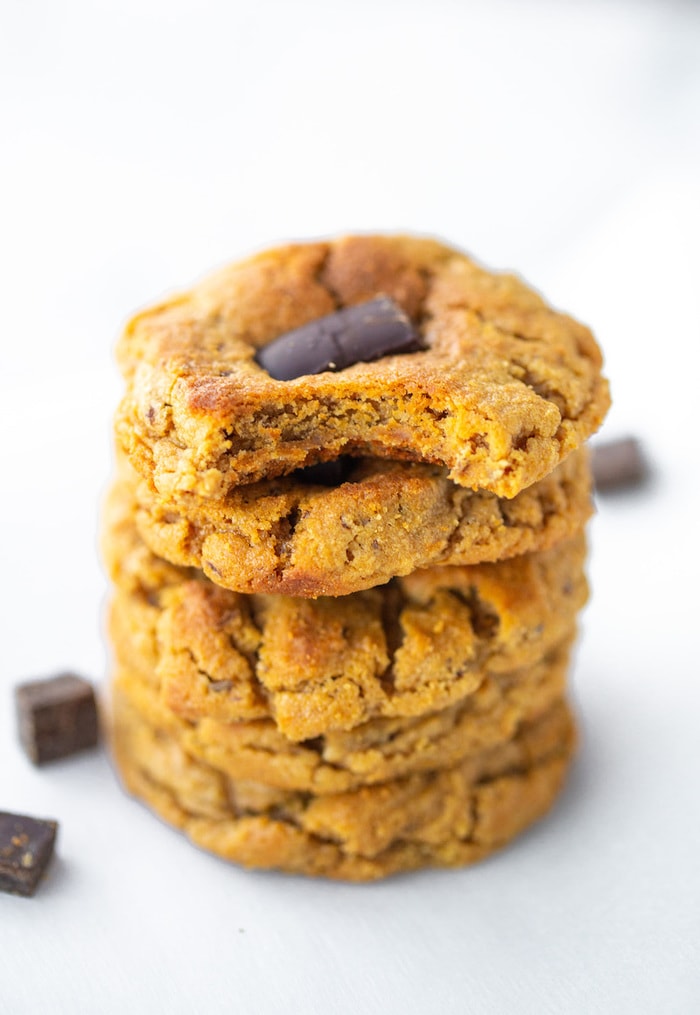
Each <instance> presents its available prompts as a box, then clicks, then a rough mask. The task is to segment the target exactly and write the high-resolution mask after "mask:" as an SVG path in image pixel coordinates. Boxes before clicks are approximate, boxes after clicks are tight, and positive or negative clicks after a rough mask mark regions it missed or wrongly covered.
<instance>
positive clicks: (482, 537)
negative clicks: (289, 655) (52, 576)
mask: <svg viewBox="0 0 700 1015" xmlns="http://www.w3.org/2000/svg"><path fill="white" fill-rule="evenodd" d="M121 471H122V475H123V476H124V483H125V484H126V487H125V493H124V495H125V496H129V493H130V491H131V490H132V491H133V496H134V500H135V505H134V512H135V518H136V523H137V526H138V528H139V531H140V533H141V536H142V537H143V539H144V540H145V542H146V543H147V544H148V545H149V547H150V548H151V549H152V550H153V552H154V553H156V554H158V555H159V556H161V557H164V558H166V559H167V560H169V561H172V562H173V563H175V564H179V565H182V566H189V567H197V568H200V569H202V570H203V571H204V573H205V574H206V575H207V577H208V578H210V579H211V580H212V581H213V582H215V583H216V584H217V585H221V586H223V587H224V588H228V589H232V590H233V591H236V592H246V593H251V592H264V593H283V594H285V595H291V596H306V597H315V596H322V595H323V596H341V595H348V594H349V593H351V592H357V591H360V590H361V589H367V588H373V587H374V586H376V585H382V584H384V583H385V582H387V581H389V580H390V579H391V578H393V577H396V576H399V575H406V574H409V573H410V572H411V571H415V570H417V569H418V568H424V567H430V566H434V565H438V564H476V563H481V562H485V561H493V560H499V559H502V558H506V557H512V556H516V555H518V554H521V553H526V552H528V551H531V550H539V549H546V548H547V547H549V546H552V545H553V544H554V543H556V542H558V541H559V540H561V539H565V538H567V537H570V536H572V535H573V534H574V533H575V532H578V531H580V530H581V528H582V527H583V525H584V523H585V522H586V520H587V519H588V517H589V516H590V514H591V510H592V502H591V479H590V469H589V467H588V461H587V455H586V453H585V451H584V450H580V451H576V452H574V453H573V454H571V455H570V456H569V457H568V458H567V459H566V460H565V461H564V462H562V464H561V465H559V466H558V467H557V468H556V469H555V470H554V471H553V472H552V473H550V474H549V475H548V476H545V478H544V479H541V480H540V481H539V482H537V483H535V484H533V485H532V486H530V487H528V488H527V489H526V490H523V491H521V492H520V493H519V494H517V495H516V496H515V497H514V498H513V499H512V500H507V499H504V498H499V497H496V495H495V494H493V493H487V492H485V491H472V490H466V489H465V488H464V487H460V486H457V485H456V484H455V483H453V482H452V481H451V480H449V479H448V478H447V474H446V472H445V470H444V469H437V468H435V467H433V466H428V465H420V464H411V463H407V462H390V461H383V460H381V459H373V460H358V462H357V464H356V466H355V469H354V471H353V472H352V473H351V474H350V476H349V478H348V479H347V480H346V481H345V482H343V483H341V484H340V485H338V486H334V487H323V486H320V485H315V486H309V485H308V484H306V483H304V482H302V481H300V480H299V479H296V478H295V477H294V476H286V477H280V478H279V479H276V480H267V481H265V482H261V483H253V484H250V485H247V486H242V487H238V488H237V489H235V490H233V491H232V492H231V493H230V494H229V495H228V496H227V497H226V498H225V499H224V500H221V501H198V500H197V498H194V499H193V498H188V497H185V496H181V497H180V498H175V499H169V500H166V499H164V498H162V497H159V496H158V495H157V494H156V493H155V492H154V491H153V490H152V489H151V488H150V485H149V484H148V483H147V482H146V481H145V480H141V481H139V480H138V478H137V476H136V474H135V473H134V471H133V470H132V469H131V468H130V467H129V466H128V464H127V463H125V462H122V466H121Z"/></svg>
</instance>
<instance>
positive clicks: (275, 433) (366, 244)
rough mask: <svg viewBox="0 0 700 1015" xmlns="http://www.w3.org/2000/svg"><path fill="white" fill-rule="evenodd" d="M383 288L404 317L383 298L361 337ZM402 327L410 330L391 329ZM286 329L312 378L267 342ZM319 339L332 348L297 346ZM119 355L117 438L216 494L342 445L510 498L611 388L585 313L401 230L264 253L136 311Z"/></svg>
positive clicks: (166, 492)
mask: <svg viewBox="0 0 700 1015" xmlns="http://www.w3.org/2000/svg"><path fill="white" fill-rule="evenodd" d="M377 297H380V299H379V300H377ZM386 298H388V299H389V300H390V301H392V304H391V305H392V306H395V307H396V308H401V311H402V312H403V315H404V316H403V318H402V314H401V311H399V313H398V314H393V316H392V312H390V313H389V317H390V320H389V323H388V324H387V325H386V327H385V326H384V325H383V324H381V322H380V328H379V331H380V333H381V334H380V339H381V340H382V341H380V343H379V345H378V346H376V348H374V350H372V349H370V350H369V351H365V350H364V346H363V343H364V340H365V338H366V337H367V335H366V334H365V333H364V332H363V327H365V325H366V327H365V332H367V329H368V328H369V325H368V324H367V322H365V325H363V322H362V313H363V312H362V311H360V313H359V319H356V318H358V315H357V314H354V315H351V320H350V323H349V324H348V317H347V314H346V311H347V309H348V308H351V307H357V306H359V307H362V305H363V304H367V306H368V307H369V306H370V305H371V307H373V308H374V307H376V306H377V305H379V304H382V301H384V300H386ZM365 317H367V318H368V320H369V323H370V324H372V326H373V327H374V325H376V319H375V317H376V315H375V314H374V311H370V310H369V309H368V310H367V312H366V314H365ZM313 322H319V323H317V324H314V323H313ZM385 324H386V322H385ZM394 325H395V326H396V327H398V328H401V327H404V326H405V328H406V329H407V330H408V331H409V332H410V334H411V336H412V338H411V341H407V342H404V343H403V344H402V343H401V341H399V342H398V344H396V343H394V344H392V342H391V341H389V342H388V343H384V342H383V340H384V338H385V337H386V334H385V333H386V331H387V328H389V330H391V327H394ZM348 327H349V328H350V335H349V340H348V341H346V339H348V331H347V329H348ZM300 328H302V329H305V330H304V331H303V332H302V333H301V335H300V333H299V331H298V329H300ZM369 330H370V331H372V328H369ZM376 332H377V328H376V327H374V330H373V331H372V335H373V336H375V337H376ZM290 333H291V337H290V339H289V340H288V341H287V342H286V343H285V345H286V346H287V347H288V349H287V352H288V351H289V349H291V350H292V359H294V360H295V362H296V369H297V370H300V371H302V372H303V375H302V376H294V373H295V364H294V363H292V364H291V367H290V369H287V367H289V364H287V363H286V364H284V367H285V369H283V370H281V371H280V370H277V369H276V368H277V366H278V364H277V359H278V357H277V356H276V355H275V356H271V355H270V354H269V352H268V349H269V348H270V347H271V343H272V342H273V341H276V340H277V341H279V339H280V338H284V337H285V336H289V335H290ZM339 335H340V339H339V338H338V336H339ZM356 339H357V340H358V341H357V342H356V341H355V340H356ZM372 340H374V339H372ZM324 342H331V345H332V347H333V348H337V349H338V355H337V356H335V354H333V355H325V354H324V355H323V356H321V358H320V359H318V360H317V361H316V365H313V364H311V366H310V365H309V364H310V362H311V361H310V360H309V358H308V356H305V355H301V357H300V355H299V348H300V346H301V347H302V352H303V351H304V350H305V351H306V352H308V350H309V348H316V346H317V345H318V344H319V343H320V344H321V345H323V343H324ZM356 347H357V349H356ZM349 349H351V351H350V353H348V350H349ZM386 349H388V350H389V351H388V352H387V353H386V354H384V352H385V350H386ZM416 349H417V351H406V350H416ZM352 350H356V351H354V352H353V351H352ZM392 350H395V351H392ZM377 352H378V353H379V358H377V359H374V361H373V362H364V361H362V362H353V357H355V358H357V357H359V358H360V359H371V358H373V357H374V356H375V355H376V354H377ZM118 356H119V360H120V363H121V366H122V369H123V372H124V376H125V378H126V380H127V392H126V395H125V397H124V400H123V402H122V404H121V408H120V410H119V413H118V417H117V434H118V438H119V440H120V442H121V444H122V446H123V448H124V449H125V450H126V452H127V454H128V456H129V458H130V460H131V461H132V463H133V465H134V466H135V467H136V469H137V470H138V471H139V472H140V474H141V475H142V476H144V477H145V478H146V479H148V480H150V482H151V483H152V485H153V488H154V489H155V490H156V491H157V494H158V496H161V497H164V498H170V497H172V496H173V495H176V494H182V493H189V494H193V495H196V496H197V497H199V498H214V499H217V500H221V499H223V498H224V497H226V496H227V495H228V494H229V493H230V492H231V491H232V490H234V489H235V488H236V487H238V486H240V485H241V484H246V483H254V482H257V481H260V480H263V479H273V478H275V477H276V476H279V475H283V474H289V473H292V472H294V471H295V470H297V469H300V468H304V467H307V466H309V465H312V464H314V463H317V462H323V461H329V460H334V459H337V458H338V456H341V455H351V456H359V457H370V458H385V459H390V460H403V461H413V462H423V463H428V464H430V465H437V466H441V467H443V468H444V469H446V470H447V474H448V476H449V478H450V479H451V480H453V481H454V482H455V483H457V484H459V485H461V486H464V487H467V488H470V489H473V490H477V489H481V490H488V491H491V492H492V493H495V494H497V495H498V496H499V497H514V496H515V495H516V494H517V493H518V492H519V491H520V490H522V489H524V488H525V487H527V486H529V485H530V484H531V483H534V482H536V481H537V480H539V479H542V478H543V477H544V476H546V475H547V474H548V473H549V472H551V471H552V470H553V469H554V468H555V467H556V465H557V464H558V463H559V462H560V461H562V460H563V459H564V458H565V457H566V456H567V455H568V454H569V453H570V452H571V451H573V450H575V449H576V448H577V447H579V446H580V445H581V444H582V442H583V441H584V440H585V439H586V438H587V437H588V436H590V435H591V434H592V433H593V432H594V431H595V430H596V429H597V428H598V426H599V425H600V423H601V421H602V419H603V417H604V415H605V412H606V411H607V408H608V403H609V398H608V388H607V384H606V382H605V380H604V379H603V377H602V375H601V356H600V352H599V349H598V347H597V345H596V343H595V341H594V339H593V337H592V335H591V333H590V331H589V330H588V329H587V328H585V327H584V326H583V325H582V324H579V323H577V322H576V321H574V320H572V319H571V318H570V317H567V316H566V315H564V314H561V313H558V312H556V311H554V310H552V309H551V308H550V307H549V306H547V304H546V303H545V302H544V300H543V299H542V298H541V297H540V296H539V295H537V294H536V293H535V292H533V291H532V290H531V289H529V288H528V287H527V286H525V285H524V284H523V283H522V282H521V281H519V280H518V279H517V278H515V277H514V276H512V275H504V274H493V273H491V272H488V271H486V270H485V269H484V268H482V267H480V266H479V265H477V264H475V263H474V262H473V261H472V260H470V259H469V258H468V257H466V256H465V255H464V254H462V253H460V252H458V251H456V250H454V249H451V248H449V247H447V246H444V245H442V244H440V243H437V242H434V241H432V240H426V239H417V238H412V237H406V236H354V237H352V236H351V237H346V238H344V239H340V240H336V241H333V242H326V243H308V244H296V245H289V246H286V247H280V248H278V249H275V250H271V251H268V252H266V253H263V254H259V255H257V256H255V257H252V258H250V259H248V260H246V261H243V262H241V263H239V264H236V265H233V266H232V267H230V268H227V269H225V270H224V271H221V272H219V273H218V274H216V275H214V276H213V277H211V278H209V279H206V280H205V281H203V282H201V283H200V284H199V285H197V286H196V287H195V288H193V289H191V290H190V291H189V292H185V293H182V294H181V295H178V296H175V297H173V298H171V299H169V300H166V301H165V302H163V303H161V304H159V305H158V306H156V307H154V308H152V309H150V310H146V311H144V312H143V313H141V314H139V315H138V316H137V317H135V318H134V320H133V321H132V322H131V323H130V324H129V325H128V327H127V329H126V331H125V333H124V335H123V337H122V339H121V342H120V344H119V348H118ZM273 360H274V361H275V370H276V375H277V376H271V373H270V371H271V370H272V363H273ZM336 360H337V361H336ZM346 364H348V365H346ZM310 369H313V370H320V371H321V372H317V373H309V372H308V371H309V370H310ZM290 371H291V376H290ZM273 372H275V371H273ZM281 376H283V377H285V378H287V379H277V377H281Z"/></svg>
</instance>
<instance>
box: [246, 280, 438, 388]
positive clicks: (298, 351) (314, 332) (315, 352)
mask: <svg viewBox="0 0 700 1015" xmlns="http://www.w3.org/2000/svg"><path fill="white" fill-rule="evenodd" d="M420 348H421V343H420V341H419V338H418V335H417V334H416V332H415V330H414V328H413V326H412V324H411V322H410V321H409V319H408V317H407V316H406V314H405V313H404V312H403V310H402V309H401V307H399V306H397V304H396V303H394V301H393V300H391V299H389V297H388V296H379V297H378V298H377V299H376V300H370V301H369V302H368V303H361V304H359V305H356V306H350V307H344V308H343V309H342V310H338V311H337V312H336V313H334V314H327V315H326V316H325V317H320V318H318V319H317V320H314V321H310V322H309V323H308V324H305V325H303V326H302V327H301V328H295V329H294V331H289V332H287V334H286V335H281V336H280V337H279V338H277V339H275V341H274V342H270V343H269V345H266V346H263V348H262V349H259V350H258V352H257V355H256V359H257V361H258V363H259V364H260V366H261V367H263V368H264V369H265V370H267V372H268V373H269V374H270V375H271V376H272V377H274V378H275V379H276V380H278V381H290V380H291V379H292V378H293V377H301V376H303V375H304V374H320V373H323V372H324V371H325V370H343V369H344V368H345V367H349V366H352V364H353V363H369V362H371V361H372V360H376V359H380V358H381V357H382V356H388V355H390V354H393V353H405V352H417V351H418V349H420Z"/></svg>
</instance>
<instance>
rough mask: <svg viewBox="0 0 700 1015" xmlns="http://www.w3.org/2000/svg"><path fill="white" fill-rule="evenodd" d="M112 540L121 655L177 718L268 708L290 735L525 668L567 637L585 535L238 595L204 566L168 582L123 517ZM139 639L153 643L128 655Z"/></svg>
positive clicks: (447, 697) (413, 711)
mask: <svg viewBox="0 0 700 1015" xmlns="http://www.w3.org/2000/svg"><path fill="white" fill-rule="evenodd" d="M115 500H116V501H117V502H118V497H115ZM115 510H116V509H115ZM127 517H128V513H127ZM119 538H121V539H122V540H123V544H122V543H120V542H119ZM107 544H108V557H109V555H110V553H111V573H112V578H113V580H114V581H115V583H116V585H117V588H118V589H119V590H123V591H118V593H117V596H116V600H115V604H114V607H113V610H112V622H111V623H112V641H113V644H114V646H115V650H116V653H117V658H118V659H119V661H120V662H122V663H123V664H124V665H127V666H130V667H131V668H135V669H137V668H138V660H137V658H136V657H137V656H138V655H140V656H141V657H142V658H143V659H144V660H147V663H146V665H147V666H148V667H150V668H151V669H153V670H156V671H157V673H158V677H159V681H160V686H161V694H162V696H163V698H164V700H165V701H166V702H167V704H168V707H169V708H171V709H172V710H173V711H174V712H176V713H177V714H178V715H181V716H183V717H184V718H187V719H192V720H194V719H200V718H214V719H220V720H223V721H236V720H239V719H258V718H265V717H272V718H274V720H275V723H276V724H277V726H278V728H279V729H280V731H281V732H282V733H284V735H285V736H286V737H288V738H289V739H290V740H297V741H300V740H306V739H309V738H312V737H316V736H319V735H321V734H323V733H324V732H326V731H328V730H336V729H352V728H353V727H354V726H358V725H359V724H361V723H363V722H366V721H367V720H368V719H371V718H375V717H384V718H389V717H408V716H417V715H421V714H423V713H425V712H426V711H435V710H436V709H439V708H444V707H446V706H447V705H450V704H452V703H454V702H456V701H459V700H461V699H463V698H465V697H466V696H467V695H469V694H471V693H472V692H473V691H474V690H475V689H476V688H477V687H478V686H479V685H480V683H481V682H482V680H483V678H484V677H485V676H486V675H488V674H491V673H507V672H509V671H512V670H515V669H519V668H522V667H526V666H530V665H532V664H533V663H535V662H537V661H538V660H539V659H541V658H542V656H543V655H544V654H545V653H546V652H548V651H549V650H550V649H552V648H553V647H554V646H556V645H558V644H559V643H560V642H561V641H562V640H563V639H565V638H567V637H569V636H570V635H571V634H572V632H573V630H574V628H575V623H576V615H577V613H578V611H579V609H580V608H581V607H582V606H583V604H584V602H585V601H586V598H587V584H586V579H585V574H584V570H583V566H584V560H585V541H584V539H583V536H582V535H579V536H577V537H575V538H574V539H573V540H568V541H566V542H564V543H561V544H559V545H557V546H555V547H553V548H551V549H550V550H546V551H541V552H539V553H531V554H525V555H522V556H520V557H514V558H512V559H510V560H505V561H499V562H497V563H487V564H478V565H473V566H471V567H468V566H465V567H436V568H432V569H428V570H424V571H417V572H414V573H413V574H411V575H408V576H406V577H404V578H397V579H394V580H393V581H392V582H391V583H389V584H388V585H386V586H381V587H380V588H377V589H368V590H366V591H364V592H357V593H354V594H353V595H351V596H343V597H339V598H320V599H316V600H310V599H300V598H297V597H289V596H264V595H260V596H257V595H256V596H243V595H240V594H238V593H234V592H230V591H228V590H226V589H221V588H219V587H218V586H216V585H214V584H213V583H212V582H209V581H208V580H207V579H206V578H204V577H203V576H201V575H200V576H198V577H194V578H192V577H189V575H188V573H187V572H184V573H183V574H182V576H181V577H180V578H179V580H178V572H177V569H175V568H174V567H171V569H170V570H168V571H167V577H166V579H165V580H163V577H162V575H163V565H162V562H161V561H160V560H159V558H157V557H155V556H154V555H152V554H149V553H148V552H147V551H146V552H145V553H144V551H143V546H142V545H140V541H139V537H138V535H137V534H136V532H135V529H134V528H133V527H132V528H131V529H129V527H128V524H126V523H125V524H124V525H123V526H122V527H121V529H120V537H118V536H117V534H116V533H115V534H114V535H113V536H112V538H111V539H108V541H107ZM122 546H123V548H122ZM132 568H135V570H132ZM144 640H145V641H147V642H148V644H149V646H150V648H144V649H139V650H138V651H137V652H134V651H133V650H132V648H131V646H132V645H133V644H134V642H138V641H144Z"/></svg>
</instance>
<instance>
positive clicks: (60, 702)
mask: <svg viewBox="0 0 700 1015" xmlns="http://www.w3.org/2000/svg"><path fill="white" fill-rule="evenodd" d="M15 704H16V707H17V722H18V726H19V737H20V741H21V743H22V746H23V747H24V749H25V751H26V752H27V754H28V756H29V758H30V759H31V760H32V761H33V762H34V764H35V765H43V764H44V762H46V761H53V760H54V759H55V758H65V757H66V756H67V755H69V754H75V753H76V751H82V750H83V749H84V748H86V747H94V746H95V744H96V743H97V736H98V723H97V703H96V701H95V692H94V690H93V688H92V684H90V683H89V681H87V680H83V678H82V677H77V676H75V675H74V674H72V673H62V674H60V675H59V676H56V677H50V678H49V679H45V680H31V681H28V682H27V683H25V684H21V685H20V686H19V687H17V688H16V689H15Z"/></svg>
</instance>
